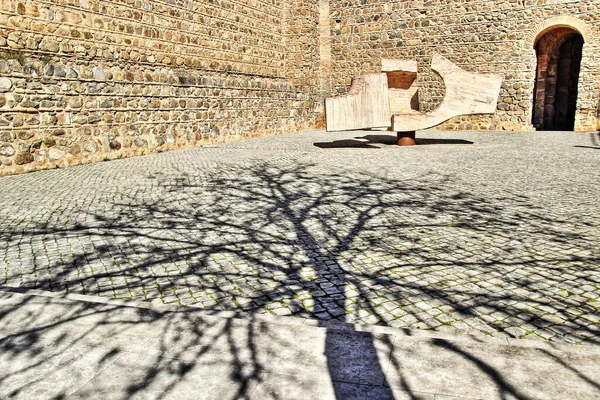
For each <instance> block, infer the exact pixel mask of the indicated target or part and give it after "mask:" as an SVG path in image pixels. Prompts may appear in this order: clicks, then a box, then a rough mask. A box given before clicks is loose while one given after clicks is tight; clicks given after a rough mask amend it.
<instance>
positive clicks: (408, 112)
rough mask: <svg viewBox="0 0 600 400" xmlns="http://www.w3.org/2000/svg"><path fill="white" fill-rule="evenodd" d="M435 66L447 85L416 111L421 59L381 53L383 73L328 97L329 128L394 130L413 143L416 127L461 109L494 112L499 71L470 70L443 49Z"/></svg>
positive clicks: (363, 78)
mask: <svg viewBox="0 0 600 400" xmlns="http://www.w3.org/2000/svg"><path fill="white" fill-rule="evenodd" d="M431 68H432V69H433V70H434V71H435V72H437V73H438V74H439V75H440V76H441V77H442V80H443V81H444V84H445V86H446V95H445V96H444V100H443V101H442V103H441V104H440V106H439V107H438V108H437V109H435V110H433V111H431V112H429V113H421V112H419V111H418V103H419V102H418V87H417V79H416V78H417V63H416V61H402V60H392V59H383V60H382V61H381V70H382V73H379V74H369V75H363V76H361V77H359V78H357V79H354V80H353V82H352V85H351V87H350V90H349V91H348V94H346V95H344V96H339V97H332V98H328V99H326V100H325V110H326V114H327V131H329V132H331V131H345V130H353V129H369V128H370V129H379V130H382V129H383V130H392V131H396V132H397V133H398V134H397V135H398V145H400V146H412V145H414V144H415V131H416V130H418V129H426V128H431V127H434V126H437V125H439V124H441V123H443V122H444V121H447V120H449V119H450V118H452V117H456V116H458V115H468V114H493V113H494V112H495V111H496V103H497V101H498V96H499V94H500V85H501V84H502V77H501V76H500V75H481V74H474V73H471V72H467V71H465V70H463V69H461V68H460V67H458V66H456V65H454V64H453V63H452V62H450V61H448V60H447V59H445V58H444V57H442V56H441V55H439V54H434V56H433V59H432V61H431Z"/></svg>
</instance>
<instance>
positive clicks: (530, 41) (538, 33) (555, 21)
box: [524, 15, 593, 48]
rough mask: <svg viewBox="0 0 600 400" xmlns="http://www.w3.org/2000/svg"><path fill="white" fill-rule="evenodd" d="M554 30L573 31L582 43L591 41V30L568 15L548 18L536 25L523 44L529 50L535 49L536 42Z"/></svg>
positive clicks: (582, 22)
mask: <svg viewBox="0 0 600 400" xmlns="http://www.w3.org/2000/svg"><path fill="white" fill-rule="evenodd" d="M556 28H570V29H573V30H575V31H577V32H579V34H580V35H581V36H582V37H583V40H584V42H589V41H590V40H591V39H592V36H593V33H592V29H591V28H590V27H589V26H588V25H587V24H586V23H585V22H584V21H582V20H580V19H578V18H575V17H572V16H570V15H559V16H557V17H553V18H549V19H547V20H545V21H542V22H540V23H539V24H537V25H536V26H535V27H534V28H533V29H532V30H531V31H530V32H529V33H528V34H527V35H526V36H525V41H524V43H525V44H526V46H531V47H530V48H535V47H536V45H537V42H538V41H539V40H540V39H541V38H542V37H543V36H544V35H545V34H546V33H548V32H549V31H551V30H553V29H556Z"/></svg>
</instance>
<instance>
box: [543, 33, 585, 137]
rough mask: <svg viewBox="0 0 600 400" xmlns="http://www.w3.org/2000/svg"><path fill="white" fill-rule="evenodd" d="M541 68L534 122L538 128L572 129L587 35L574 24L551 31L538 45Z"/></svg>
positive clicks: (547, 129)
mask: <svg viewBox="0 0 600 400" xmlns="http://www.w3.org/2000/svg"><path fill="white" fill-rule="evenodd" d="M535 50H536V54H537V72H536V81H535V91H534V102H533V118H532V121H531V122H532V124H533V125H534V126H535V127H536V129H537V130H544V131H551V130H565V131H572V130H573V127H574V125H575V112H576V105H577V85H578V82H579V71H580V66H581V56H582V51H583V37H582V36H581V34H580V33H579V32H577V31H576V30H574V29H571V28H563V27H560V28H555V29H551V30H550V31H547V32H546V33H545V34H544V35H543V36H541V37H540V38H539V40H538V41H537V43H536V45H535Z"/></svg>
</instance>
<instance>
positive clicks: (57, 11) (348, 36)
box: [0, 0, 600, 175]
mask: <svg viewBox="0 0 600 400" xmlns="http://www.w3.org/2000/svg"><path fill="white" fill-rule="evenodd" d="M0 4H1V6H0V175H4V174H9V173H18V172H24V171H28V170H34V169H39V168H51V167H56V166H65V165H72V164H78V163H82V162H90V161H100V160H103V159H111V158H117V157H123V156H130V155H136V154H144V153H147V152H152V151H163V150H168V149H172V148H178V147H183V146H193V145H197V144H202V143H208V142H215V141H229V140H237V139H239V138H243V137H249V136H255V135H266V134H274V133H282V132H288V131H293V130H298V129H303V128H309V127H310V128H312V127H322V126H324V109H323V99H324V98H325V97H328V96H331V95H335V94H340V93H344V92H345V91H346V90H347V89H348V87H349V85H350V82H351V79H352V77H355V76H357V75H361V74H365V73H370V72H375V71H378V70H379V65H380V60H381V58H382V57H386V58H405V59H416V60H417V61H418V62H419V69H420V74H419V83H420V86H421V87H422V89H421V93H420V101H421V104H420V106H421V109H422V110H423V111H428V110H431V109H433V108H435V107H436V106H437V105H438V104H439V102H440V101H441V99H442V98H443V95H444V87H443V84H442V82H441V80H440V78H439V77H438V76H437V75H436V74H434V73H432V71H431V70H430V69H429V63H430V60H431V56H432V54H433V53H434V52H439V53H441V54H442V55H444V56H445V57H447V58H449V59H450V60H451V61H453V62H454V63H456V64H458V65H460V66H461V67H463V68H465V69H466V70H469V71H474V72H481V73H486V72H491V73H499V74H502V75H503V76H504V77H505V80H504V83H503V86H502V92H501V95H500V101H499V104H498V110H497V112H496V114H495V115H491V116H472V117H461V118H456V119H453V120H451V121H449V122H448V123H446V124H445V125H444V126H443V128H446V129H506V130H523V129H532V128H533V127H532V125H531V121H532V106H533V96H534V94H533V92H534V80H535V76H536V63H537V60H536V54H535V50H534V44H535V41H536V39H537V38H538V37H539V36H540V35H541V34H542V33H543V32H544V31H545V29H548V28H551V27H552V26H564V27H567V28H570V29H575V30H577V31H578V32H581V33H582V35H583V37H584V40H585V44H584V50H583V58H582V61H581V75H580V80H579V97H578V102H577V115H576V122H575V129H576V130H593V129H597V128H599V127H600V122H599V121H598V117H599V115H600V110H599V105H600V41H599V39H598V38H599V37H600V21H599V20H600V0H584V1H554V0H535V1H534V0H500V1H494V2H492V1H460V2H459V1H451V2H448V1H441V0H438V1H428V2H422V1H418V0H409V1H381V0H345V1H343V2H341V1H331V0H303V1H300V0H291V1H284V0H211V1H205V0H2V2H0Z"/></svg>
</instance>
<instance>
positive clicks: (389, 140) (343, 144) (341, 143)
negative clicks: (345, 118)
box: [314, 134, 474, 149]
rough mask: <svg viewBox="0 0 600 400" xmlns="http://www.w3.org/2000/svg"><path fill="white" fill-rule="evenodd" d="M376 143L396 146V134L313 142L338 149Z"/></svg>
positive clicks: (370, 146)
mask: <svg viewBox="0 0 600 400" xmlns="http://www.w3.org/2000/svg"><path fill="white" fill-rule="evenodd" d="M415 141H416V144H417V145H433V144H441V145H446V144H473V143H474V142H472V141H470V140H464V139H435V138H419V137H418V138H416V139H415ZM377 144H383V145H386V146H397V145H398V143H397V138H396V135H395V134H394V135H365V136H361V137H356V138H354V139H343V140H334V141H332V142H318V143H314V146H315V147H319V148H321V149H339V148H363V149H379V148H380V147H379V146H376V145H377Z"/></svg>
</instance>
